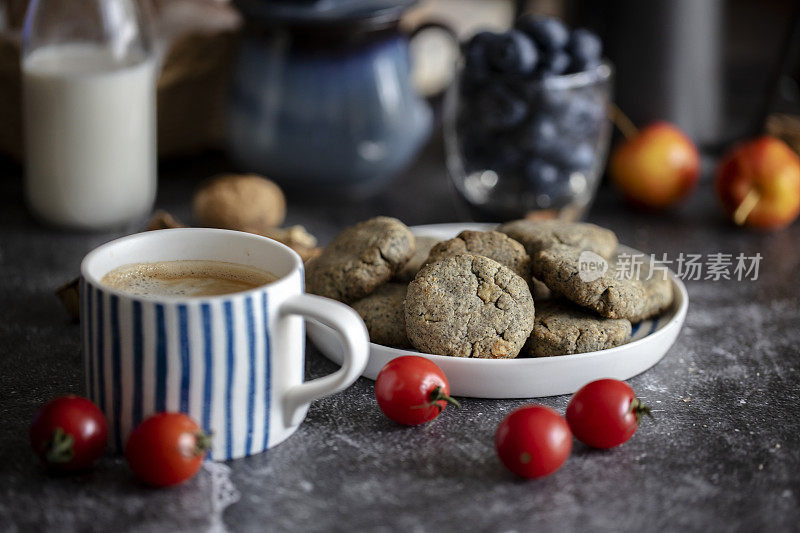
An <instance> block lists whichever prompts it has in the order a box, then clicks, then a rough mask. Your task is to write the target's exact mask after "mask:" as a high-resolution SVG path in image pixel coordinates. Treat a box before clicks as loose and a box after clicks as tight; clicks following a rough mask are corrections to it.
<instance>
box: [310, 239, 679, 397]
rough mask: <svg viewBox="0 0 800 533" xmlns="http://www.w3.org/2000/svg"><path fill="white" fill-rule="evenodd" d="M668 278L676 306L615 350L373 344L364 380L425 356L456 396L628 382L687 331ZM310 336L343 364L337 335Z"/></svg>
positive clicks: (313, 330)
mask: <svg viewBox="0 0 800 533" xmlns="http://www.w3.org/2000/svg"><path fill="white" fill-rule="evenodd" d="M492 227H494V225H492V224H432V225H428V226H415V227H412V228H411V230H412V231H413V232H414V234H415V235H420V236H423V235H424V236H430V237H435V238H438V239H442V240H444V239H450V238H452V237H454V236H456V235H457V234H458V233H460V232H461V231H463V230H465V229H476V230H486V229H491V228H492ZM629 250H630V249H629ZM631 251H632V250H631ZM632 252H635V251H632ZM669 276H670V279H671V280H672V285H673V287H674V292H675V300H674V302H673V304H672V307H671V308H670V309H669V310H668V311H667V312H666V313H664V314H662V315H661V316H659V317H658V318H656V319H654V320H646V321H644V322H641V323H640V324H635V325H634V326H633V332H632V338H631V342H629V343H628V344H624V345H622V346H618V347H616V348H610V349H608V350H602V351H599V352H589V353H582V354H575V355H561V356H556V357H539V358H517V359H468V358H460V357H447V356H442V355H430V354H424V353H419V352H414V351H412V350H400V349H397V348H390V347H388V346H383V345H380V344H375V343H370V354H369V362H368V363H367V367H366V369H365V370H364V372H363V374H362V375H363V376H366V377H368V378H370V379H375V377H376V376H377V375H378V372H380V370H381V368H383V366H384V365H385V364H386V363H388V362H389V361H391V360H392V359H394V358H395V357H399V356H401V355H409V354H413V355H421V356H422V357H427V358H428V359H430V360H431V361H433V362H435V363H436V364H437V365H439V367H440V368H441V369H442V370H443V371H444V373H445V374H446V375H447V379H448V380H449V381H450V392H451V393H452V394H453V395H455V396H468V397H473V398H535V397H541V396H555V395H559V394H572V393H573V392H575V391H576V390H578V389H579V388H580V387H581V386H583V385H585V384H586V383H588V382H590V381H593V380H595V379H600V378H616V379H628V378H631V377H633V376H635V375H637V374H640V373H642V372H644V371H645V370H647V369H648V368H650V367H652V366H653V365H655V364H656V363H657V362H658V361H660V360H661V358H662V357H664V355H665V354H666V353H667V350H669V348H670V346H672V344H673V343H674V342H675V339H676V338H677V337H678V333H679V332H680V330H681V327H682V326H683V321H684V319H685V318H686V310H687V309H688V307H689V296H688V295H687V293H686V287H684V285H683V283H682V282H681V281H680V280H679V279H678V278H677V277H676V276H675V274H674V273H673V272H671V271H670V273H669ZM307 331H308V336H309V337H310V338H311V340H312V341H313V342H314V344H315V345H316V346H317V348H319V350H320V351H321V352H322V353H323V354H324V355H325V356H326V357H328V358H329V359H331V360H332V361H334V362H336V363H340V364H341V362H342V347H341V343H340V340H339V338H338V336H337V334H336V333H335V332H334V331H333V330H331V329H329V328H327V327H325V326H323V325H321V324H319V323H316V322H312V321H309V323H308V328H307Z"/></svg>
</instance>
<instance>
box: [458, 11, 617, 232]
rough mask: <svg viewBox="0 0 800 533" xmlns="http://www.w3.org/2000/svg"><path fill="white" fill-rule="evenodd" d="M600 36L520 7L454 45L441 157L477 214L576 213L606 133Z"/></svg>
mask: <svg viewBox="0 0 800 533" xmlns="http://www.w3.org/2000/svg"><path fill="white" fill-rule="evenodd" d="M601 54H602V44H601V42H600V39H599V38H598V37H597V36H596V35H594V34H593V33H591V32H589V31H588V30H585V29H576V30H573V31H570V30H569V29H568V28H567V27H566V26H565V25H564V24H563V23H562V22H561V21H559V20H558V19H554V18H543V17H535V16H525V17H522V18H520V19H519V20H518V21H517V23H516V25H515V27H514V28H513V29H511V30H509V31H507V32H504V33H492V32H481V33H478V34H476V35H475V36H474V37H472V38H471V39H470V40H469V41H468V42H466V43H465V44H464V45H463V49H462V61H461V65H460V67H459V74H458V78H457V80H456V82H455V83H454V84H453V86H452V87H451V88H450V91H449V93H448V96H447V102H446V111H445V142H446V149H447V166H448V170H449V172H450V176H451V178H452V180H453V183H454V184H455V187H456V189H457V191H458V192H459V194H460V195H461V196H462V197H463V198H464V199H465V200H466V201H467V203H468V205H469V206H470V207H471V208H472V211H473V215H474V216H475V217H476V218H478V219H483V220H507V219H510V218H520V217H524V216H539V217H542V218H550V217H552V218H556V217H557V218H563V219H569V220H576V219H578V218H580V217H581V216H582V215H583V214H584V213H585V211H586V209H587V208H588V207H589V205H590V203H591V201H592V199H593V198H594V194H595V191H596V189H597V185H598V182H599V179H600V175H601V173H602V171H603V167H604V165H605V158H606V155H607V152H608V145H609V142H610V135H611V124H610V122H609V120H608V118H607V108H608V105H609V101H610V96H611V88H612V87H611V86H612V77H613V70H612V67H611V65H610V64H609V63H608V62H607V61H604V60H603V58H602V55H601Z"/></svg>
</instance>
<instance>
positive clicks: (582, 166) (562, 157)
mask: <svg viewBox="0 0 800 533" xmlns="http://www.w3.org/2000/svg"><path fill="white" fill-rule="evenodd" d="M551 160H552V161H553V162H554V163H556V164H558V165H559V166H562V167H564V168H565V169H566V170H568V171H575V170H587V169H589V168H591V167H592V164H594V150H593V149H592V147H591V145H589V144H587V143H582V144H579V145H577V146H576V145H574V144H572V143H562V144H561V145H560V146H558V149H557V150H556V151H554V152H553V153H552V154H551Z"/></svg>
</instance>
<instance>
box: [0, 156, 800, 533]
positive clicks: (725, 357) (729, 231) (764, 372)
mask: <svg viewBox="0 0 800 533" xmlns="http://www.w3.org/2000/svg"><path fill="white" fill-rule="evenodd" d="M441 161H442V154H441V148H440V147H439V146H436V145H434V146H432V147H430V148H429V149H428V150H427V151H426V152H425V153H424V154H423V156H422V157H421V159H420V160H419V161H418V163H417V164H416V165H415V166H414V167H413V168H411V169H410V170H409V171H408V172H406V173H405V174H404V175H403V176H402V177H401V178H400V179H399V180H398V181H397V182H396V183H395V184H394V186H392V187H391V188H389V189H388V190H386V191H385V192H383V193H382V194H380V195H379V196H377V197H376V198H373V199H370V200H359V201H350V202H348V201H338V200H337V201H335V202H331V201H329V200H328V201H326V200H308V199H303V198H296V197H293V198H291V200H290V209H289V216H288V222H289V223H301V224H304V225H306V227H307V228H308V229H309V230H311V231H312V232H313V233H315V234H317V235H318V236H319V237H320V239H321V241H322V242H327V241H328V240H329V239H330V238H331V237H332V236H333V235H334V234H335V233H336V231H338V230H339V229H341V228H342V227H344V226H346V225H348V224H350V223H353V222H356V221H358V220H360V219H363V218H367V217H369V216H372V215H377V214H384V215H392V216H397V217H399V218H401V219H403V220H404V221H405V222H406V223H408V224H420V223H434V222H452V221H456V220H464V219H465V218H464V214H463V213H461V212H460V211H459V210H458V209H457V206H456V204H455V203H454V202H453V198H452V195H451V192H450V190H449V186H448V182H447V179H446V175H445V173H444V170H443V166H442V163H441ZM229 168H230V167H229V166H228V165H227V164H226V162H225V160H224V159H223V158H222V157H219V156H214V155H211V156H204V157H202V158H196V159H192V160H184V161H180V162H172V163H169V164H167V165H164V166H162V168H161V185H160V191H159V198H158V205H159V206H160V207H164V208H166V209H169V210H170V211H173V212H174V213H175V214H177V215H179V216H180V217H183V218H188V216H189V198H190V194H191V190H192V189H193V188H194V187H195V186H196V185H197V183H198V182H199V181H200V180H201V179H203V178H205V177H207V176H209V175H211V174H213V173H215V172H217V171H220V170H228V169H229ZM20 173H21V171H20V170H19V169H17V168H14V167H5V168H4V169H3V170H2V174H0V301H1V302H2V305H1V306H0V456H1V457H2V460H0V530H3V531H21V532H23V531H38V530H53V531H56V530H57V531H94V530H96V531H126V530H131V531H202V530H210V531H222V530H230V531H304V532H313V531H363V530H368V531H395V530H397V531H404V532H422V531H439V532H442V531H534V530H535V531H570V530H586V531H706V532H707V531H732V530H734V531H735V530H738V531H756V530H771V531H789V530H794V531H797V528H798V523H799V522H800V408H799V405H800V372H798V369H800V224H797V223H796V224H794V225H793V226H792V227H790V228H789V229H787V230H785V231H782V232H778V233H772V234H763V233H755V232H750V231H743V230H739V229H736V228H732V227H730V226H729V225H727V224H726V223H725V221H724V220H723V218H722V216H721V215H720V212H719V209H718V208H717V206H716V205H715V204H714V199H713V197H712V193H711V192H710V185H709V183H704V184H703V185H702V186H701V189H700V190H699V191H698V192H697V194H696V195H695V196H694V197H693V198H692V199H691V200H690V201H689V202H688V203H686V204H685V205H683V206H681V207H680V208H679V209H677V210H676V211H674V212H671V213H669V214H662V215H652V214H642V213H635V212H631V211H629V210H627V209H625V208H623V207H622V206H621V205H620V203H619V199H618V197H617V195H616V194H615V193H614V192H613V191H612V190H610V189H606V188H604V189H602V190H601V193H600V196H599V198H598V201H597V202H596V204H595V206H594V208H593V209H592V211H591V212H590V214H589V216H588V219H589V220H590V221H592V222H596V223H599V224H601V225H605V226H608V227H610V228H612V229H613V230H614V231H616V232H617V234H618V235H619V237H620V240H621V242H623V243H626V244H629V245H631V246H634V247H636V248H638V249H640V250H645V251H648V252H655V253H657V254H661V253H667V254H668V257H670V258H672V257H676V256H677V254H679V253H681V252H684V253H702V254H709V253H715V252H725V253H732V254H738V253H740V252H742V253H745V254H746V255H754V254H755V253H761V254H762V256H763V260H762V262H761V265H760V272H759V277H758V280H757V281H741V282H738V281H710V280H708V281H707V280H701V281H688V282H687V287H688V291H689V297H690V304H689V313H688V317H687V320H686V325H685V326H684V329H683V331H682V333H681V335H680V337H679V338H678V340H677V342H676V344H675V345H674V346H673V347H672V349H671V350H670V351H669V353H668V354H667V355H666V357H665V358H664V359H663V360H662V361H661V362H660V363H659V364H657V365H656V366H655V367H653V368H652V369H651V370H649V371H647V372H645V373H644V374H642V375H640V376H637V377H635V378H633V379H631V380H630V383H631V385H632V386H633V387H634V389H635V390H636V391H637V392H638V393H639V395H640V396H642V397H643V398H644V399H645V400H646V401H647V402H648V403H649V404H651V405H652V406H653V407H654V409H655V413H654V414H655V417H656V421H655V422H650V421H646V422H645V423H643V424H642V426H641V428H640V429H639V431H638V432H637V433H636V435H635V436H634V438H633V439H632V440H631V441H629V442H628V443H626V444H625V445H623V446H621V447H619V448H617V449H614V450H610V451H602V452H601V451H594V450H591V449H588V448H587V447H585V446H583V445H582V444H580V443H578V442H576V444H575V446H574V449H573V453H572V456H571V457H570V459H569V460H568V461H567V463H566V464H565V465H564V467H563V468H562V469H561V470H560V471H559V472H557V473H556V474H555V475H553V476H551V477H549V478H545V479H541V480H537V481H522V480H519V479H517V478H515V477H514V476H513V475H511V474H510V473H509V472H507V471H506V470H505V469H504V468H503V467H502V466H501V465H500V463H499V461H498V459H497V458H496V456H495V453H494V449H493V436H494V431H495V428H496V427H497V424H498V423H499V422H500V420H501V419H502V417H503V416H504V415H505V414H507V413H508V412H509V411H511V410H512V409H514V408H515V407H517V406H520V405H523V404H525V403H529V402H531V401H536V402H541V403H543V404H545V405H548V406H551V407H554V408H555V409H557V410H559V411H561V412H563V411H564V409H565V407H566V404H567V401H568V400H569V398H568V397H567V396H559V397H553V398H542V399H537V400H513V401H501V400H475V399H465V400H464V401H463V408H462V409H461V410H460V411H456V410H452V411H451V410H448V411H447V412H445V414H444V415H443V416H441V417H440V418H439V419H437V420H436V421H435V422H433V423H432V424H430V425H428V426H426V427H419V428H404V427H399V426H397V425H395V424H393V423H392V422H390V421H389V420H388V419H386V418H385V417H384V416H383V415H382V414H381V413H380V411H379V410H378V407H377V404H376V403H375V400H374V396H373V386H372V382H371V381H369V380H367V379H364V378H361V379H359V380H358V382H356V384H355V385H353V386H352V387H350V388H349V389H348V390H347V391H345V392H344V393H341V394H338V395H335V396H332V397H329V398H326V399H324V400H321V401H317V402H315V403H314V404H313V405H312V406H311V409H310V411H309V413H308V417H307V419H306V420H305V422H304V423H303V424H302V426H301V427H300V429H299V430H298V431H297V433H296V434H295V435H294V436H292V437H291V438H289V439H288V440H287V441H286V442H284V443H282V444H280V445H279V446H277V447H276V448H274V449H272V450H270V451H269V452H267V453H264V454H261V455H257V456H253V457H250V458H247V459H240V460H236V461H231V462H229V463H227V464H222V465H208V466H206V467H205V468H204V469H203V470H202V471H201V472H200V474H199V475H198V476H196V477H195V478H194V479H192V480H191V481H189V482H188V483H186V484H184V485H182V486H179V487H177V488H173V489H169V490H150V489H146V488H143V487H141V486H140V485H138V484H137V483H136V482H135V481H134V480H133V479H132V478H131V476H130V474H129V473H128V471H127V470H126V466H125V464H124V462H123V461H122V460H121V459H119V458H114V457H107V458H104V459H102V460H101V461H100V462H99V464H97V465H96V468H94V469H93V470H92V471H90V472H87V473H84V474H79V475H73V476H67V477H52V476H49V475H47V474H46V473H45V472H44V471H43V469H42V468H41V467H40V466H39V465H38V464H37V462H36V460H35V459H34V457H33V456H32V453H31V451H30V449H29V447H28V441H27V431H28V424H29V422H30V420H31V417H32V416H33V414H34V412H35V411H36V409H37V408H38V407H39V406H40V405H41V404H42V403H43V402H44V401H46V400H48V399H50V398H52V397H55V396H57V395H60V394H63V393H68V392H72V393H79V394H80V393H82V392H83V385H82V383H83V381H82V365H81V354H80V347H79V346H80V345H79V343H80V338H79V337H80V331H79V327H78V326H77V325H74V324H70V323H69V321H68V320H67V318H66V316H65V314H64V311H63V309H62V308H61V307H60V304H59V302H58V301H57V300H56V299H55V297H54V296H53V290H54V289H55V288H56V287H57V286H58V285H59V284H61V283H62V282H64V281H66V280H68V279H69V278H71V277H73V276H75V275H76V273H77V269H78V265H79V262H80V260H81V258H82V257H83V255H84V254H85V253H86V252H88V251H89V250H91V249H92V248H94V247H95V246H97V245H99V244H101V243H103V242H105V241H107V240H110V239H111V238H112V237H115V236H117V235H120V234H122V233H125V232H118V233H114V234H100V235H97V234H74V233H64V232H60V231H57V230H53V229H49V228H45V227H42V226H40V225H38V224H37V223H36V222H35V221H33V220H32V219H31V218H30V216H29V215H28V214H27V212H26V210H25V208H24V206H23V204H22V201H21V195H22V193H21V190H22V189H21V184H20V179H19V175H20ZM140 228H141V226H136V227H131V228H128V232H133V231H136V230H138V229H140ZM334 368H335V366H334V365H333V364H332V363H330V362H329V361H328V360H327V359H325V358H324V357H323V356H322V355H320V354H319V353H318V352H317V351H316V350H315V349H314V348H313V347H312V346H309V348H308V356H307V377H309V378H310V377H316V376H321V375H324V374H326V373H329V372H331V371H332V370H333V369H334Z"/></svg>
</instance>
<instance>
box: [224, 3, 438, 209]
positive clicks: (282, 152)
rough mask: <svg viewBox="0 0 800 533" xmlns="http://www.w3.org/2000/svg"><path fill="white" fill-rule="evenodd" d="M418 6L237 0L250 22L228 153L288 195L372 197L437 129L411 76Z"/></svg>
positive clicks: (236, 76) (234, 92)
mask: <svg viewBox="0 0 800 533" xmlns="http://www.w3.org/2000/svg"><path fill="white" fill-rule="evenodd" d="M413 3H414V2H411V1H405V2H403V1H387V0H380V1H375V0H372V1H365V0H317V1H311V0H306V1H289V0H282V1H268V0H236V4H237V6H238V7H239V9H240V10H241V11H242V13H243V14H244V17H245V21H246V22H245V29H244V35H243V39H242V43H241V48H240V51H239V58H238V63H237V66H236V70H235V74H234V80H233V86H232V91H231V105H230V111H229V132H228V133H229V135H228V139H229V152H230V155H231V157H232V158H233V159H234V162H235V163H237V164H238V165H239V166H241V167H242V168H243V169H244V170H250V171H256V172H260V173H262V174H264V175H266V176H268V177H270V178H272V179H275V180H277V181H278V182H280V183H281V184H282V185H283V186H285V187H287V188H288V189H295V190H297V189H301V190H303V191H308V192H311V193H323V194H328V193H331V192H346V193H353V192H355V193H358V192H365V193H369V192H372V191H375V190H377V189H378V188H380V186H381V185H383V184H385V183H387V182H388V181H389V180H390V179H391V178H392V177H393V176H395V175H397V174H398V173H399V172H400V171H401V170H403V169H404V168H405V167H406V166H407V165H409V164H410V163H411V162H412V161H413V159H414V157H415V156H416V154H417V153H418V151H419V150H420V148H421V147H422V145H423V143H424V142H425V141H426V140H427V138H428V136H429V135H430V131H431V121H432V119H431V110H430V108H429V107H428V104H427V102H426V101H425V100H424V99H423V98H422V97H420V95H419V94H417V92H416V90H415V89H414V87H413V86H412V83H411V76H410V70H411V65H410V59H409V49H408V43H409V41H408V36H406V35H405V34H403V33H402V32H401V30H400V28H399V21H400V17H401V15H402V13H403V12H404V10H405V9H407V8H408V7H409V6H410V5H412V4H413Z"/></svg>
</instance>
